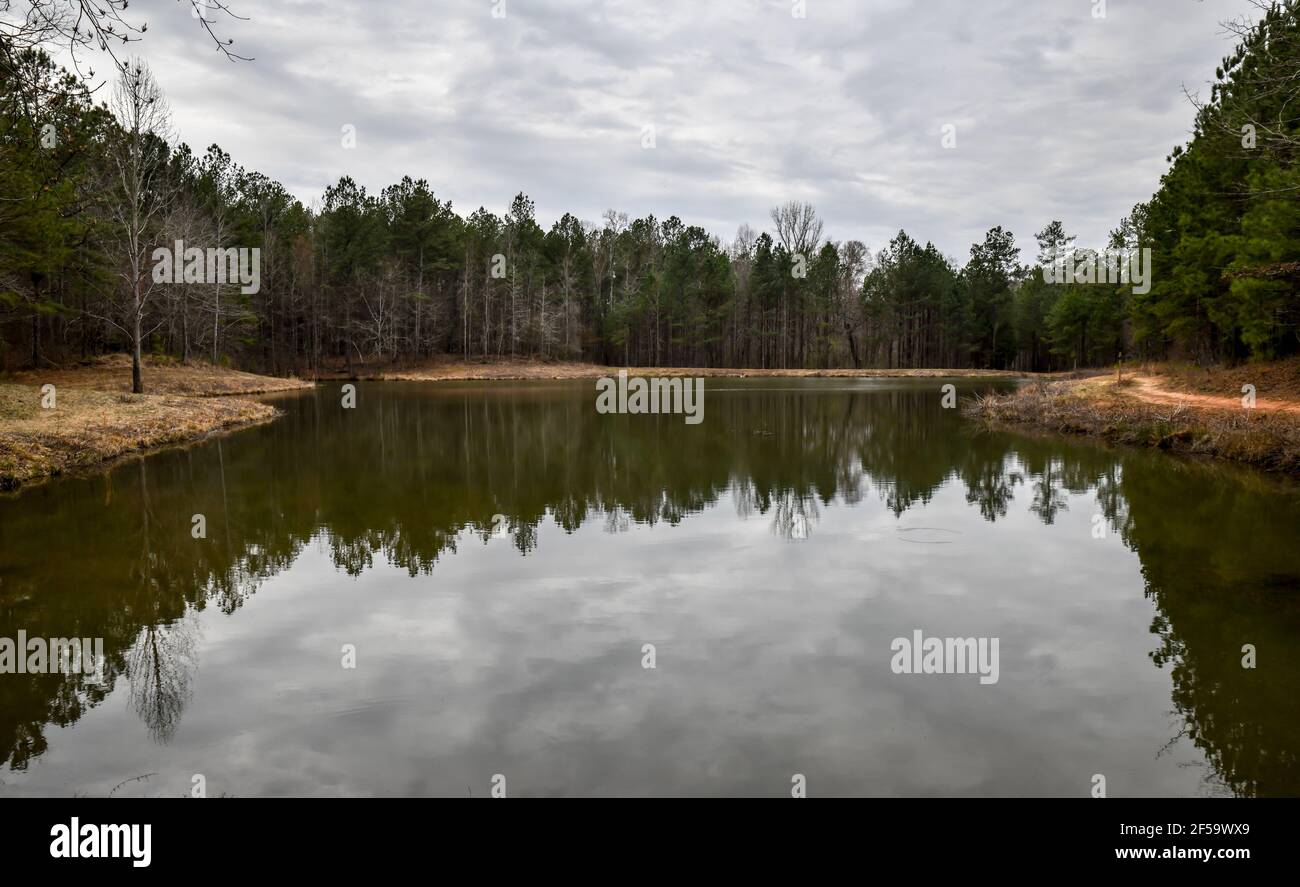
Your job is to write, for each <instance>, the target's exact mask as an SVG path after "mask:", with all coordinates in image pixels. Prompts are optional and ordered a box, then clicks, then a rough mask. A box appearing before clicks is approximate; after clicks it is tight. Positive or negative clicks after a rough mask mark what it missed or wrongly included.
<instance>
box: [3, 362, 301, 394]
mask: <svg viewBox="0 0 1300 887" xmlns="http://www.w3.org/2000/svg"><path fill="white" fill-rule="evenodd" d="M141 375H142V377H143V379H144V391H145V394H184V395H188V396H190V397H222V396H225V395H230V394H262V393H265V392H268V391H290V390H293V389H295V388H310V387H311V383H309V382H303V381H301V380H299V379H280V378H276V377H273V376H259V375H256V374H255V373H244V372H240V371H239V370H232V369H228V368H226V367H219V366H215V367H214V366H212V365H211V364H207V363H189V364H182V363H180V362H178V361H174V360H170V359H158V358H153V357H146V358H145V359H144V365H143V367H142V368H141ZM9 381H12V382H16V383H18V384H20V385H36V386H38V387H39V386H41V385H45V384H47V383H48V384H52V385H54V386H56V387H57V388H58V389H59V390H60V391H62V389H63V388H64V387H68V388H88V389H91V390H94V391H117V392H123V393H128V392H130V390H131V358H130V357H129V356H127V355H125V354H109V355H105V356H103V357H96V358H94V359H92V360H88V361H86V362H85V363H80V364H75V365H72V366H66V367H60V368H49V369H41V370H27V371H24V372H21V373H14V374H13V375H12V376H11V377H10V379H9Z"/></svg>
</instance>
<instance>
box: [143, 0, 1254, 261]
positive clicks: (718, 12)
mask: <svg viewBox="0 0 1300 887" xmlns="http://www.w3.org/2000/svg"><path fill="white" fill-rule="evenodd" d="M505 2H506V12H507V14H506V17H505V18H504V19H500V18H493V16H492V7H493V2H492V0H474V2H464V3H456V4H437V5H430V4H427V3H424V2H418V0H385V2H383V3H376V2H363V0H337V2H329V3H324V2H315V0H232V4H233V6H234V8H235V10H236V11H237V12H238V13H239V14H240V15H243V16H247V17H248V18H249V21H230V22H223V23H221V24H220V26H219V27H220V30H221V31H222V32H223V33H226V34H229V35H230V36H233V37H235V39H236V45H235V48H236V49H237V50H240V51H242V52H244V53H245V54H248V55H252V56H255V57H256V60H255V61H252V62H240V63H234V64H232V63H230V62H228V61H226V60H225V59H224V58H223V57H222V56H221V55H220V54H219V53H216V52H215V51H213V48H212V46H211V44H210V42H205V41H206V37H205V36H204V35H203V34H202V33H201V31H200V30H199V28H198V27H197V25H196V24H195V23H194V22H193V21H192V20H191V19H190V17H189V16H188V15H186V14H184V12H183V11H181V10H178V9H175V8H172V7H173V4H170V3H164V4H160V5H159V6H158V7H157V8H151V9H147V10H146V11H145V13H144V14H147V15H148V16H149V25H150V27H149V32H148V34H147V35H146V37H145V40H144V41H143V42H142V43H141V44H139V45H138V47H137V48H138V49H139V50H140V51H141V53H142V54H143V55H144V56H145V57H146V58H147V59H148V60H149V61H150V63H151V65H152V66H153V68H154V71H155V73H156V74H157V75H158V77H159V78H160V80H161V82H162V83H163V86H164V88H166V89H167V91H168V94H169V98H170V100H171V102H172V105H173V108H174V112H175V117H176V123H177V126H178V130H179V132H180V134H181V137H182V138H183V139H184V140H185V141H187V142H189V143H190V144H191V146H193V147H194V148H195V149H196V150H198V151H201V150H202V149H203V148H204V147H205V146H207V145H208V144H210V143H212V142H217V143H219V144H221V145H222V146H223V147H224V148H226V149H227V150H229V151H230V152H231V153H232V154H233V156H234V157H235V158H236V160H237V161H238V162H240V163H242V164H243V165H245V166H247V167H250V168H255V169H258V170H261V171H262V172H264V173H266V174H267V175H270V176H272V177H274V178H276V179H278V180H280V181H281V182H283V183H284V184H285V185H286V186H287V187H288V188H289V189H290V190H291V191H293V192H294V193H295V194H296V195H297V196H299V197H300V198H302V199H303V200H304V201H307V202H310V201H311V200H313V199H315V198H317V197H319V196H320V195H321V194H322V193H323V191H324V188H325V186H326V185H328V184H330V183H332V182H333V181H335V180H336V179H337V178H338V177H339V176H340V175H344V174H347V175H351V176H353V177H354V178H355V179H357V180H358V181H359V182H361V183H362V184H364V185H365V186H366V187H367V188H369V189H371V190H378V189H379V188H382V187H383V186H384V185H386V184H389V183H391V182H394V181H396V180H397V179H398V178H400V177H401V176H402V175H405V174H409V175H412V176H415V177H423V178H426V179H428V180H429V181H430V183H431V184H432V185H433V187H434V189H435V190H436V191H437V192H438V193H439V194H440V195H441V196H443V197H446V198H450V199H452V200H453V202H454V203H455V206H456V208H457V209H458V210H459V211H461V212H469V211H471V210H473V209H475V208H477V207H478V206H480V205H484V206H486V207H487V208H488V209H490V210H493V211H496V212H502V211H504V210H505V208H506V207H507V206H508V204H509V201H510V198H511V197H512V196H513V195H514V194H515V193H516V192H518V191H525V192H527V193H528V194H530V195H531V196H532V197H533V198H534V200H535V201H536V203H537V209H538V215H539V219H540V221H542V222H543V224H549V223H550V222H551V221H553V220H554V219H556V218H558V217H559V215H560V214H562V213H563V212H566V211H569V212H573V213H575V214H576V215H578V216H579V217H581V218H584V219H590V220H596V219H599V217H600V215H601V213H602V212H603V211H604V210H605V209H607V208H610V207H613V208H615V209H618V210H621V211H625V212H627V213H629V214H630V215H633V216H639V215H644V214H646V213H654V214H655V215H657V216H659V217H661V218H662V217H666V216H668V215H671V214H677V215H679V216H681V217H682V218H683V219H684V220H685V221H687V222H688V223H693V224H700V225H703V226H704V227H706V228H708V229H709V230H711V231H712V232H714V233H715V234H717V235H719V236H720V237H722V238H723V240H724V241H730V239H731V237H732V235H733V234H734V232H735V229H736V227H737V226H738V225H740V224H741V223H744V222H748V223H750V224H753V225H755V226H758V227H762V226H764V225H765V224H766V222H767V211H768V209H769V208H770V207H771V206H772V205H774V204H776V203H777V202H780V201H784V200H787V199H800V200H809V201H811V202H812V203H814V204H815V205H816V206H817V207H818V209H819V211H820V212H821V214H822V215H823V216H824V217H825V219H826V222H827V225H826V233H827V234H828V235H829V236H831V237H834V238H836V239H843V238H849V237H855V238H859V239H862V240H864V241H866V242H867V244H868V246H870V247H872V248H873V249H876V248H879V247H880V246H882V245H883V241H884V240H885V239H886V238H888V237H890V236H892V234H893V233H894V232H896V231H897V230H898V229H899V228H906V229H907V230H908V232H909V233H911V234H912V235H913V236H914V237H917V238H919V239H922V240H932V241H934V242H935V243H936V245H938V246H939V247H940V248H941V249H942V250H943V251H944V252H946V253H948V254H950V255H953V256H957V257H964V256H965V255H966V253H967V250H968V249H969V245H970V244H971V243H972V242H973V241H975V240H977V239H980V238H981V237H982V234H983V232H984V231H985V230H986V229H987V228H989V227H991V226H993V225H997V224H1000V225H1004V226H1007V227H1009V228H1011V230H1012V231H1014V232H1015V234H1016V236H1017V240H1018V242H1019V243H1021V245H1022V246H1024V247H1026V248H1028V247H1030V246H1031V244H1032V235H1033V232H1034V231H1035V230H1037V229H1038V228H1040V227H1042V225H1043V224H1045V223H1046V222H1047V221H1049V220H1051V219H1053V218H1061V219H1063V220H1064V221H1065V222H1066V224H1067V227H1069V228H1070V230H1072V231H1073V232H1075V233H1077V234H1078V235H1079V236H1080V242H1082V243H1100V242H1101V241H1103V240H1104V238H1105V236H1106V233H1107V231H1108V230H1109V229H1110V228H1112V227H1114V226H1115V224H1116V223H1117V222H1118V220H1119V218H1120V217H1121V216H1123V215H1124V214H1125V213H1127V211H1128V210H1129V209H1130V208H1131V207H1132V206H1133V205H1134V204H1135V203H1138V202H1140V201H1143V200H1145V199H1147V198H1148V197H1150V195H1151V193H1152V192H1153V191H1154V189H1155V187H1156V185H1157V184H1158V181H1159V177H1160V175H1161V173H1162V172H1163V171H1164V169H1165V166H1166V164H1165V160H1164V158H1165V155H1166V154H1167V153H1168V151H1169V149H1170V148H1172V147H1173V146H1174V145H1175V144H1178V143H1180V142H1182V141H1184V140H1185V139H1186V137H1187V133H1188V130H1189V127H1190V125H1191V121H1192V116H1193V112H1192V108H1191V107H1190V105H1189V104H1188V102H1187V101H1186V99H1185V98H1184V96H1183V92H1182V90H1183V87H1184V86H1186V87H1187V88H1189V89H1191V90H1197V89H1199V90H1200V91H1202V92H1205V91H1206V83H1207V81H1208V80H1209V78H1210V77H1211V76H1212V74H1213V70H1214V67H1215V65H1216V64H1218V62H1219V60H1220V59H1221V58H1222V57H1223V56H1224V55H1225V54H1227V52H1228V50H1229V49H1230V45H1229V44H1228V42H1227V40H1226V38H1225V36H1224V34H1223V32H1222V29H1221V28H1220V27H1219V23H1220V21H1222V20H1223V19H1225V18H1229V17H1232V16H1235V15H1239V14H1245V13H1246V12H1248V11H1249V10H1250V8H1251V7H1250V5H1249V3H1248V2H1247V0H1216V2H1215V3H1213V4H1208V3H1201V2H1197V0H1108V2H1107V3H1106V7H1107V15H1106V17H1105V19H1100V20H1099V19H1095V18H1093V15H1092V9H1093V5H1094V0H1034V2H1032V3H1030V2H1025V0H984V2H978V3H973V2H969V0H927V2H919V0H857V2H831V0H806V10H807V17H806V18H804V19H795V18H792V16H791V6H792V4H791V3H790V2H787V0H726V2H718V3H709V4H703V3H699V2H696V0H663V2H656V3H653V4H650V3H636V2H629V0H609V2H583V3H564V2H559V0H540V2H526V0H505ZM344 124H352V125H354V126H356V128H357V147H356V149H355V150H350V151H349V150H344V149H343V148H342V146H341V128H342V127H343V125H344ZM945 124H953V125H955V126H956V127H957V147H956V148H955V149H952V150H947V149H944V148H943V147H942V145H941V131H942V127H943V126H944V125H945ZM647 125H653V126H654V127H655V141H656V146H655V148H654V149H652V150H646V149H643V148H642V146H641V137H642V128H643V127H644V126H647ZM1031 252H1032V250H1030V249H1027V251H1026V255H1029V254H1030V253H1031Z"/></svg>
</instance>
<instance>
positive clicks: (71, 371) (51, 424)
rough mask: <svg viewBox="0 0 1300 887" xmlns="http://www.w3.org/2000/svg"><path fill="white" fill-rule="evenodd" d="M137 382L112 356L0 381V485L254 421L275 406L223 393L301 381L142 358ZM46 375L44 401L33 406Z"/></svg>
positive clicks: (40, 398) (281, 387)
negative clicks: (140, 387) (137, 389)
mask: <svg viewBox="0 0 1300 887" xmlns="http://www.w3.org/2000/svg"><path fill="white" fill-rule="evenodd" d="M144 382H145V390H146V391H147V392H150V393H147V394H131V393H130V390H131V364H130V361H129V360H125V359H122V358H120V357H111V358H104V359H102V360H97V361H93V362H91V363H88V364H86V365H84V366H79V367H69V368H63V369H58V370H50V371H40V372H30V373H21V374H18V375H16V376H14V377H12V378H11V379H9V380H6V381H0V489H4V490H12V489H14V488H15V487H17V486H19V485H20V484H24V483H27V482H29V481H32V480H34V479H36V478H41V477H46V476H53V475H60V474H65V473H69V472H73V471H77V470H81V469H84V468H88V467H91V466H94V465H98V464H101V463H104V462H106V461H108V460H111V459H115V458H118V457H121V456H124V455H127V454H131V453H138V452H141V451H144V450H149V449H152V448H155V447H161V446H166V445H169V444H176V443H184V442H187V441H192V440H197V439H199V438H202V437H205V436H207V435H209V434H211V433H213V432H216V431H221V430H224V429H231V428H237V427H240V426H243V425H248V424H251V423H255V422H263V421H266V420H268V419H271V418H273V417H274V416H275V415H277V411H276V410H275V408H273V407H271V406H268V405H267V404H263V403H257V402H255V401H251V400H242V399H239V398H236V397H230V396H229V395H232V394H253V393H257V392H265V391H277V390H286V389H292V388H300V387H310V386H308V385H307V384H306V383H304V382H300V381H298V380H296V379H274V378H269V377H266V376H256V375H253V374H252V373H241V372H237V371H234V370H226V369H223V368H220V367H197V366H181V365H179V364H172V363H166V362H164V363H150V364H148V365H147V366H146V367H145V372H144ZM47 384H50V385H54V386H55V387H54V401H53V403H54V406H53V408H52V409H46V408H44V407H43V406H42V401H43V391H42V386H44V385H47Z"/></svg>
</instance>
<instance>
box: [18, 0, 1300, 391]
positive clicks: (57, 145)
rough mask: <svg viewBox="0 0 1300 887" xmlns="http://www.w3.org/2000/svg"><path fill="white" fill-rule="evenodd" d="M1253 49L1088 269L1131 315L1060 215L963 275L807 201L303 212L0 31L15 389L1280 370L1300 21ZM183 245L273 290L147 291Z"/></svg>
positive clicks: (1296, 204) (1264, 26) (1242, 49)
mask: <svg viewBox="0 0 1300 887" xmlns="http://www.w3.org/2000/svg"><path fill="white" fill-rule="evenodd" d="M45 2H46V4H47V5H51V6H52V5H57V4H56V3H54V2H53V0H45ZM33 5H34V6H36V5H40V4H33ZM110 5H113V4H110ZM119 5H121V4H119ZM1235 37H1236V40H1237V45H1236V47H1235V48H1234V50H1233V51H1232V52H1231V54H1230V55H1229V56H1228V57H1226V58H1224V59H1223V62H1222V64H1221V65H1220V67H1219V68H1218V69H1217V70H1216V71H1215V72H1214V81H1213V84H1212V86H1211V89H1210V92H1209V94H1208V96H1206V97H1204V99H1203V100H1197V99H1195V98H1194V99H1193V101H1192V105H1191V107H1190V108H1189V114H1191V115H1194V119H1193V123H1192V129H1191V136H1190V138H1189V139H1188V141H1187V143H1186V144H1183V145H1179V146H1177V147H1175V148H1174V149H1173V150H1172V152H1171V153H1170V154H1169V156H1168V158H1167V159H1168V164H1169V166H1168V171H1167V172H1166V173H1165V174H1164V176H1163V177H1162V179H1161V180H1160V181H1159V182H1158V183H1153V184H1155V185H1156V191H1155V193H1154V194H1153V196H1152V197H1151V199H1150V200H1149V201H1147V202H1146V203H1142V204H1139V205H1137V206H1135V207H1133V208H1132V209H1131V210H1130V211H1129V212H1128V214H1127V215H1125V216H1123V217H1122V218H1121V219H1120V220H1119V221H1118V223H1117V225H1116V227H1115V229H1114V230H1113V231H1112V232H1111V235H1110V242H1109V243H1106V244H1098V245H1096V246H1097V247H1100V248H1104V249H1128V250H1132V249H1139V248H1149V249H1150V250H1151V254H1152V256H1153V274H1152V286H1151V287H1150V291H1149V292H1146V293H1142V294H1137V293H1135V292H1134V287H1132V286H1130V285H1126V284H1112V283H1095V282H1094V283H1088V282H1082V283H1080V282H1051V280H1050V277H1051V275H1050V274H1044V269H1045V268H1049V267H1050V266H1051V265H1052V263H1054V262H1056V261H1057V260H1058V259H1060V258H1061V257H1062V256H1066V257H1070V258H1071V259H1073V258H1077V257H1085V258H1086V257H1087V252H1086V249H1085V248H1084V247H1083V246H1081V245H1078V244H1077V243H1076V241H1075V238H1074V237H1073V236H1071V235H1070V234H1069V233H1068V229H1067V226H1066V224H1064V223H1063V222H1062V221H1060V220H1054V219H1051V218H1050V215H1052V214H1054V213H1050V214H1049V213H1045V214H1044V215H1045V217H1044V220H1043V227H1042V229H1041V230H1040V231H1039V232H1038V233H1037V235H1036V237H1035V242H1034V243H1032V244H1027V245H1021V244H1017V243H1016V241H1015V238H1014V237H1013V235H1012V233H1011V232H1010V231H1008V230H1006V229H1005V228H1004V227H1002V226H994V227H992V228H991V229H990V230H989V231H988V233H987V234H986V235H985V237H984V239H983V240H982V241H981V242H979V243H976V244H973V245H972V246H971V248H970V252H969V256H968V257H966V259H965V261H964V263H963V262H961V261H960V260H957V259H954V258H952V257H950V256H947V255H945V254H943V253H942V252H941V251H940V250H939V249H938V248H936V247H935V246H934V245H933V244H932V243H928V242H923V241H922V240H919V239H917V238H916V237H914V236H912V235H911V234H908V233H907V232H904V231H900V232H899V233H898V234H897V235H896V236H895V237H894V238H893V239H892V240H891V241H889V242H888V243H884V244H878V245H875V246H874V247H873V246H871V245H867V244H863V243H861V242H859V241H856V240H847V241H843V242H836V241H833V240H830V239H827V238H825V237H823V223H822V221H821V220H820V219H819V218H818V215H817V212H816V210H815V208H814V207H813V206H811V205H809V204H807V203H803V202H796V201H790V202H788V203H785V204H783V205H780V206H777V207H774V208H773V209H772V211H771V214H770V218H769V219H768V220H766V223H765V226H764V228H763V229H762V230H759V229H755V228H753V227H751V226H750V225H748V224H746V225H741V226H740V228H739V230H738V231H737V233H736V234H735V236H734V238H732V240H731V241H730V242H724V241H723V240H722V239H721V238H719V237H718V236H716V235H714V234H712V233H710V232H708V231H706V230H704V229H703V228H701V227H699V226H696V225H692V224H689V223H688V222H687V221H685V220H683V219H680V218H678V217H677V216H670V217H669V218H666V219H659V218H655V217H654V216H649V215H647V216H644V217H641V218H633V217H631V216H629V215H628V214H626V213H624V212H618V211H615V210H609V211H607V212H605V214H604V216H603V218H601V219H600V220H598V221H591V220H585V219H579V218H578V217H576V216H574V215H573V214H571V213H567V212H566V213H563V214H561V215H560V216H559V219H558V221H556V222H555V223H554V224H552V225H550V227H549V228H547V227H545V226H544V225H543V224H541V223H539V221H538V214H537V207H536V206H535V205H534V202H533V201H532V200H531V199H530V198H529V197H528V196H527V194H526V193H523V192H521V193H518V194H516V195H515V196H514V197H513V199H511V200H510V203H509V208H508V209H507V210H506V212H505V213H504V214H502V215H498V214H496V213H493V212H491V211H489V210H488V209H486V208H484V207H479V208H478V209H475V210H472V211H468V212H465V211H463V210H458V209H457V208H454V207H453V206H452V205H451V203H450V202H449V201H447V200H445V199H442V198H440V197H439V196H438V190H437V187H436V184H435V183H436V176H435V179H434V181H435V183H431V181H430V179H429V178H426V177H420V176H416V175H411V176H405V177H403V178H402V179H401V181H399V182H395V183H393V184H390V185H388V186H386V187H384V188H382V189H381V190H379V191H378V192H377V193H375V192H371V191H367V189H366V188H365V187H363V186H362V185H361V184H359V183H358V182H357V181H355V180H353V179H352V178H350V177H347V176H345V177H343V178H341V179H339V180H338V181H337V182H335V183H333V184H331V185H329V186H328V187H327V188H326V189H325V191H324V196H323V199H321V200H320V201H318V202H316V203H314V204H313V205H311V206H306V205H304V204H303V203H302V202H300V201H299V200H297V199H295V197H294V196H293V195H291V194H290V193H289V192H288V191H287V190H286V189H285V187H284V186H283V185H281V184H280V183H278V182H276V181H274V180H272V179H270V178H268V177H267V176H266V175H263V174H262V173H259V172H257V171H255V170H249V169H246V168H244V167H242V166H241V165H240V164H239V163H238V161H237V159H236V158H234V157H232V156H231V155H230V154H229V153H228V152H227V151H226V150H224V149H223V148H222V147H220V146H219V145H211V146H209V147H207V148H206V149H205V150H203V151H202V152H199V151H196V150H194V149H191V148H190V147H189V146H188V145H186V144H184V143H183V142H182V141H180V139H179V138H178V136H177V134H176V133H175V132H174V131H173V128H172V124H171V119H170V114H169V112H168V108H167V99H166V95H165V92H164V88H163V85H162V84H160V83H159V82H158V81H157V79H156V78H155V77H154V75H153V74H152V72H151V71H150V69H149V67H148V64H147V63H146V62H145V61H144V60H143V59H141V58H138V57H125V56H124V57H123V59H122V61H121V63H120V64H119V65H117V66H115V68H114V70H113V72H112V73H113V76H112V82H111V83H109V84H107V86H106V87H105V89H104V90H98V89H95V88H92V81H93V79H94V78H93V76H91V75H90V74H87V75H86V76H82V75H80V74H77V73H71V72H69V71H68V70H65V69H63V68H61V67H59V66H58V65H57V64H56V63H55V62H54V61H53V58H52V47H51V46H48V45H44V44H43V41H47V40H48V39H50V35H48V34H42V33H40V32H39V31H35V32H34V31H31V30H30V29H29V31H27V32H23V31H21V30H18V31H14V30H3V29H0V367H2V368H6V369H18V368H26V367H35V368H39V367H43V366H61V365H64V364H66V363H69V362H75V361H78V360H81V359H84V358H88V357H91V356H94V355H98V354H103V353H109V352H127V353H130V354H132V355H133V356H134V357H135V359H136V373H135V376H136V378H135V387H136V390H143V389H142V387H141V385H142V383H141V380H140V373H139V363H140V360H141V358H142V357H143V356H145V355H153V356H154V357H157V358H166V357H170V358H173V359H176V360H180V361H200V360H202V361H210V362H212V363H214V364H220V365H231V366H237V367H240V368H244V369H250V370H255V371H259V372H264V373H271V374H289V373H296V374H299V375H303V376H309V377H310V376H313V375H317V374H319V373H321V372H324V371H334V372H338V371H347V372H353V371H355V369H356V368H357V367H359V366H374V365H376V364H385V363H406V364H411V363H423V362H430V361H434V360H438V359H464V360H479V359H489V360H499V359H507V358H510V359H529V360H560V359H563V360H579V359H580V360H589V361H595V362H599V363H603V364H608V365H627V366H700V367H722V366H727V367H761V368H829V367H862V368H867V367H888V368H903V367H948V368H989V369H1016V370H1022V371H1049V370H1060V369H1072V368H1079V367H1096V366H1104V365H1109V364H1113V363H1114V362H1115V361H1117V360H1121V359H1128V360H1156V359H1174V358H1176V359H1188V360H1194V361H1197V362H1202V363H1215V362H1219V363H1238V362H1241V361H1245V360H1250V359H1271V358H1278V357H1284V356H1287V355H1290V354H1293V353H1295V352H1296V351H1297V350H1300V326H1298V324H1300V312H1298V310H1297V306H1298V303H1297V297H1296V283H1297V280H1298V279H1300V201H1298V200H1297V196H1296V195H1297V190H1300V170H1298V169H1297V167H1296V164H1295V159H1296V154H1297V148H1298V147H1300V127H1298V126H1297V121H1296V118H1295V116H1294V113H1293V111H1292V110H1291V98H1292V96H1293V94H1294V87H1293V86H1292V84H1293V83H1294V82H1295V79H1296V78H1297V76H1300V42H1297V41H1298V38H1300V22H1298V21H1297V10H1296V8H1295V6H1294V4H1293V3H1291V2H1286V3H1274V4H1272V5H1271V6H1268V7H1267V8H1266V9H1265V10H1264V13H1263V15H1262V16H1261V18H1260V19H1259V20H1258V21H1256V22H1252V23H1249V24H1247V23H1241V24H1239V25H1237V26H1236V34H1235ZM1207 73H1208V72H1207ZM431 175H432V174H431ZM548 209H553V208H548ZM864 221H868V220H864ZM869 221H872V222H876V221H878V220H869ZM176 241H184V242H185V243H186V244H187V245H196V246H199V247H200V248H205V247H206V248H222V249H224V248H238V249H249V250H252V249H257V250H259V251H260V286H259V287H258V288H257V291H256V292H250V293H245V292H242V291H241V288H240V287H239V286H238V285H237V284H235V283H232V282H220V281H218V282H209V281H208V280H204V279H201V278H200V279H193V280H190V279H180V280H172V281H170V282H159V281H158V280H156V279H155V277H156V276H155V275H154V274H153V269H154V265H155V264H156V262H155V260H154V259H153V256H154V254H155V251H156V250H157V249H158V248H159V247H170V246H171V245H172V244H173V243H175V242H176Z"/></svg>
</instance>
